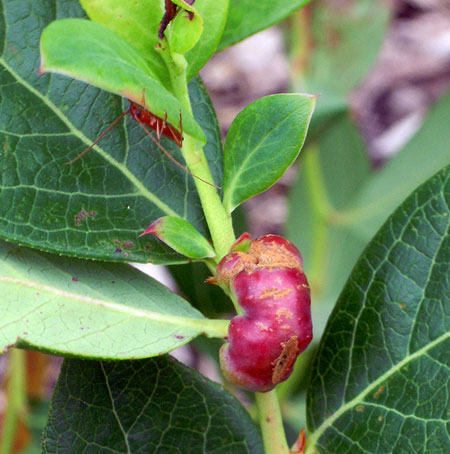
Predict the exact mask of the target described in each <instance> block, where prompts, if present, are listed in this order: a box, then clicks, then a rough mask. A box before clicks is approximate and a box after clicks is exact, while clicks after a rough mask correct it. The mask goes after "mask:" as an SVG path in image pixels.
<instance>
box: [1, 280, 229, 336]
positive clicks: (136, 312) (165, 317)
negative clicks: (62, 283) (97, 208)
mask: <svg viewBox="0 0 450 454" xmlns="http://www.w3.org/2000/svg"><path fill="white" fill-rule="evenodd" d="M2 282H5V283H7V284H13V285H20V286H25V287H29V288H34V289H36V290H40V291H42V292H49V293H51V294H53V295H55V296H60V297H63V298H66V299H71V300H73V301H76V302H78V303H84V304H90V305H93V306H96V307H99V308H103V309H109V310H111V311H115V312H120V313H123V314H126V315H128V316H132V317H136V318H145V319H147V320H150V321H153V322H161V323H165V324H170V325H175V326H178V327H182V328H189V329H194V330H196V331H197V332H198V333H200V332H205V333H207V334H208V335H211V336H214V337H223V334H224V330H226V329H227V326H228V322H226V321H224V320H209V319H206V318H190V317H179V316H176V315H170V314H161V313H157V312H152V311H149V310H145V309H137V308H134V307H130V306H125V305H123V304H120V303H116V302H113V301H108V300H103V299H100V298H93V297H89V296H83V295H80V294H77V293H72V292H68V291H65V290H60V289H57V288H55V287H52V286H50V285H46V284H42V283H40V282H35V281H32V280H29V279H20V278H13V277H8V276H0V283H2ZM48 304H50V303H48ZM11 323H15V322H11ZM11 323H9V324H11ZM9 324H8V325H9ZM8 325H3V326H2V329H4V328H5V327H6V326H8Z"/></svg>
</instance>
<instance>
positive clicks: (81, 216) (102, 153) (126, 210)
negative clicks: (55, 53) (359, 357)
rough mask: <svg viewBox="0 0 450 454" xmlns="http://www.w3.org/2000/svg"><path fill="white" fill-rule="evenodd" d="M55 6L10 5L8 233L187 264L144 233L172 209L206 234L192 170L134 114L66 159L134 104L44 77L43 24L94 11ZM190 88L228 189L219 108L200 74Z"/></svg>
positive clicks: (4, 108)
mask: <svg viewBox="0 0 450 454" xmlns="http://www.w3.org/2000/svg"><path fill="white" fill-rule="evenodd" d="M46 6H47V2H44V1H43V0H33V1H32V0H29V1H25V0H24V1H21V2H16V1H4V2H2V3H1V4H0V8H2V9H1V11H0V36H1V37H2V42H3V37H4V43H5V44H4V47H3V52H2V54H1V56H0V145H1V146H0V156H1V172H0V178H1V186H0V236H1V237H3V238H5V239H7V240H9V241H14V242H18V243H21V244H25V245H28V246H32V247H36V248H39V249H43V250H48V251H53V252H58V253H63V254H69V255H77V256H84V257H91V258H101V259H103V260H121V261H137V262H147V261H152V262H154V263H180V262H183V261H185V258H183V257H182V256H180V255H178V254H176V253H175V252H174V251H172V250H170V248H168V247H166V246H163V245H162V244H161V243H160V242H159V241H158V240H155V239H152V238H150V237H146V238H142V239H138V235H139V234H140V233H141V232H143V231H144V229H145V228H146V227H147V226H148V225H149V223H150V222H152V221H153V220H155V219H157V218H158V217H161V216H164V215H177V216H180V217H183V218H185V219H187V220H189V221H190V222H191V223H192V224H193V225H194V226H195V227H196V228H197V229H198V230H199V231H201V232H202V233H205V232H206V228H205V224H204V221H203V213H202V210H201V206H200V202H199V200H198V197H197V194H196V191H195V185H194V183H193V181H192V177H190V176H189V175H187V174H186V173H185V172H184V171H183V170H182V169H180V168H178V167H177V166H175V165H174V164H173V163H170V161H169V160H168V159H167V158H166V157H165V156H164V155H163V154H162V153H161V151H160V150H158V148H157V147H156V146H155V145H154V144H153V142H152V141H151V140H150V138H148V137H146V135H145V133H144V132H143V131H142V129H141V128H140V127H139V126H138V124H137V123H136V122H135V121H134V120H132V118H131V117H130V116H127V117H125V119H124V120H123V122H121V123H120V124H119V126H117V127H116V128H114V129H113V130H112V131H111V132H110V133H109V134H108V135H107V136H106V137H105V138H104V139H103V140H102V141H101V142H99V143H98V144H97V146H96V147H94V148H93V149H92V150H90V151H89V152H88V153H87V154H86V155H85V156H83V158H81V159H80V160H78V161H77V162H75V163H73V164H72V165H66V164H65V163H66V162H67V161H69V160H71V159H73V158H75V157H76V156H77V155H78V154H79V153H81V151H83V150H84V149H85V148H86V147H87V146H89V145H91V144H92V141H93V140H95V139H96V138H97V137H99V135H100V134H101V132H102V131H104V130H105V129H106V128H107V127H108V126H109V125H111V123H112V122H113V121H114V120H115V119H117V117H118V116H119V115H120V114H121V113H122V112H123V111H124V110H126V109H127V108H128V103H127V102H125V101H124V100H122V99H121V98H119V97H117V96H113V95H110V94H107V93H105V92H101V91H100V90H99V89H97V88H94V87H90V86H88V85H86V84H84V83H81V82H78V81H74V80H72V79H69V78H66V77H62V76H58V75H49V74H47V75H43V76H41V77H39V76H38V69H39V47H38V44H39V37H40V33H41V31H42V29H43V28H44V27H45V26H46V25H47V24H48V23H49V22H50V21H52V20H54V19H57V18H63V17H68V16H81V17H82V16H83V14H84V13H83V11H82V10H81V8H80V6H79V4H78V2H77V1H75V0H73V1H67V2H64V3H61V4H58V8H57V10H56V11H55V10H54V9H53V8H50V7H46ZM56 12H57V15H56ZM7 25H8V26H7ZM24 31H26V33H24ZM24 36H25V37H26V39H24ZM189 88H190V94H191V99H192V104H193V109H194V116H195V117H196V119H197V121H198V123H199V124H201V126H202V129H203V130H204V131H205V133H206V135H207V144H206V147H205V153H206V155H207V158H208V160H209V162H210V164H211V167H212V173H213V176H214V178H215V181H216V184H218V185H220V186H221V185H222V181H221V179H222V153H221V143H220V131H219V129H218V126H217V120H216V117H215V114H214V110H213V108H212V105H211V103H210V101H209V98H208V96H207V94H206V92H205V90H204V89H203V87H202V85H201V83H200V82H199V79H194V80H193V81H192V82H191V83H190V85H189ZM161 143H162V144H163V145H164V146H165V147H166V148H167V149H168V150H170V152H171V153H172V154H173V155H174V156H175V157H176V158H177V159H178V160H179V161H180V160H182V157H181V154H180V153H179V150H178V147H176V146H175V144H173V143H172V142H171V141H170V140H165V139H164V138H163V139H162V140H161Z"/></svg>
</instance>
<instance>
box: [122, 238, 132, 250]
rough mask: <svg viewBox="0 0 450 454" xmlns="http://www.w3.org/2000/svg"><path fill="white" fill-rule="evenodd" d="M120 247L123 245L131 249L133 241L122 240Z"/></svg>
mask: <svg viewBox="0 0 450 454" xmlns="http://www.w3.org/2000/svg"><path fill="white" fill-rule="evenodd" d="M122 247H123V248H124V249H133V248H134V243H133V241H131V240H129V241H124V242H123V243H122Z"/></svg>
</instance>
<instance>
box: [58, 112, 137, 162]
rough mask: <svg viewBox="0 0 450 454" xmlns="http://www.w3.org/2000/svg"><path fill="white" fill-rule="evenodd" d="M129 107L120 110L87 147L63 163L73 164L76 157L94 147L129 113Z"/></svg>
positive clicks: (78, 157) (81, 155) (80, 156)
mask: <svg viewBox="0 0 450 454" xmlns="http://www.w3.org/2000/svg"><path fill="white" fill-rule="evenodd" d="M129 111H130V109H128V110H126V111H125V112H122V113H121V114H120V115H119V116H118V117H117V118H116V119H115V120H114V121H113V122H112V123H111V124H110V125H109V126H108V127H107V128H106V129H105V130H104V131H103V132H102V133H101V134H100V135H99V136H98V137H97V138H96V139H95V140H94V141H93V142H92V143H91V144H90V145H89V146H88V147H87V148H85V149H84V150H83V151H82V152H81V153H80V154H79V155H78V156H77V157H75V158H73V159H71V160H70V161H67V162H65V163H64V164H66V165H70V164H73V163H74V162H76V161H78V159H80V158H82V157H83V156H84V155H85V154H86V153H87V152H88V151H89V150H91V149H92V148H94V147H95V145H97V144H98V143H99V142H100V140H102V139H103V137H105V136H106V134H108V132H109V131H111V129H113V128H114V127H115V126H117V124H118V123H119V122H120V121H121V120H122V118H123V117H124V116H125V115H127V114H128V113H129Z"/></svg>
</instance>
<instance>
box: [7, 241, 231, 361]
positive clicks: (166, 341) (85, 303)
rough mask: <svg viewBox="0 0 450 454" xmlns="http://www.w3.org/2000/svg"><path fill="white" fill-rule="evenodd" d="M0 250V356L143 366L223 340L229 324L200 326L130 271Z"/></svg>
mask: <svg viewBox="0 0 450 454" xmlns="http://www.w3.org/2000/svg"><path fill="white" fill-rule="evenodd" d="M0 246H1V249H0V289H1V295H2V299H1V301H0V320H1V322H0V351H1V349H6V348H7V347H8V346H9V345H12V344H16V345H18V346H19V347H25V348H30V347H32V348H38V349H40V350H44V351H48V352H51V353H56V354H70V355H79V356H86V357H96V358H110V359H116V358H142V357H147V356H154V355H158V354H161V353H165V352H168V351H170V350H173V349H174V348H176V347H178V346H180V345H182V344H185V343H186V342H189V341H190V340H191V339H192V338H193V337H195V336H197V335H199V334H200V333H206V334H208V335H211V336H223V335H225V334H226V332H227V327H226V324H227V322H224V321H213V320H207V319H205V318H204V317H203V316H202V314H200V313H199V312H198V311H197V310H195V309H193V308H192V307H191V306H190V305H189V304H188V303H187V301H185V300H183V299H182V298H180V297H179V296H177V295H176V294H174V293H172V292H170V291H169V290H168V289H167V288H166V287H164V286H163V285H161V284H159V283H158V282H156V281H154V280H153V279H151V278H149V277H148V276H146V275H145V274H143V273H141V272H139V271H137V270H135V269H134V268H131V267H130V266H128V265H124V264H112V263H96V262H92V261H84V260H80V259H74V258H68V257H59V256H56V255H52V254H45V253H42V252H37V251H33V250H29V249H25V248H21V247H18V246H15V245H12V244H7V243H3V242H2V243H1V244H0Z"/></svg>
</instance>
